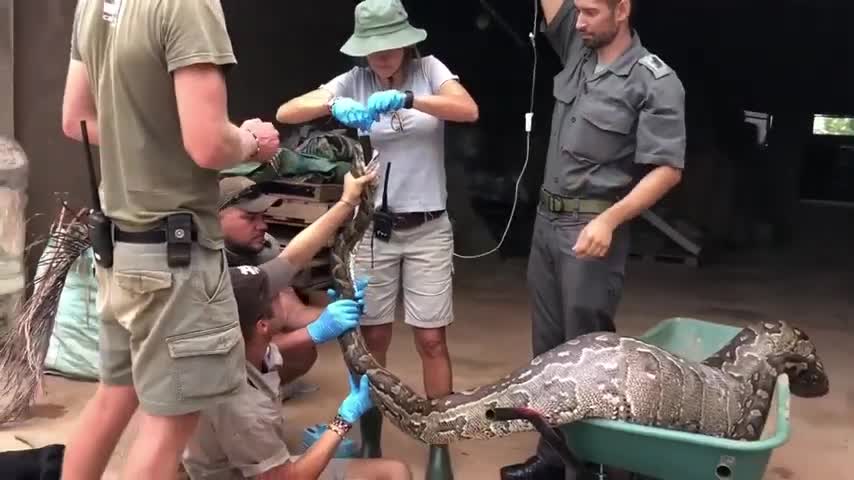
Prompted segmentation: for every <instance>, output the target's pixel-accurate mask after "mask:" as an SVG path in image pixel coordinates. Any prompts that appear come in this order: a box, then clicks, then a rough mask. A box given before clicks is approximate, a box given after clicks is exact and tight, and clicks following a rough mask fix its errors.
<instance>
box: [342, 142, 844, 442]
mask: <svg viewBox="0 0 854 480" xmlns="http://www.w3.org/2000/svg"><path fill="white" fill-rule="evenodd" d="M372 162H376V157H374V159H373V160H372ZM371 166H373V165H371ZM367 167H368V166H367V165H366V164H365V161H364V157H360V156H359V155H357V158H356V159H355V160H354V162H353V167H352V169H351V173H352V174H353V176H354V177H358V176H359V175H361V174H363V173H364V172H365V171H366V168H367ZM375 185H376V182H373V184H372V185H370V186H368V187H367V188H365V191H364V192H363V195H362V199H361V203H360V204H359V206H358V208H357V210H356V213H355V214H354V217H353V219H352V220H351V221H350V222H349V223H348V224H347V225H346V226H345V227H343V229H342V231H341V232H340V233H339V235H338V236H337V237H336V241H335V245H334V247H333V254H332V255H333V260H334V262H333V278H334V279H335V281H336V284H337V288H338V289H339V295H340V298H353V294H354V284H353V281H354V272H355V270H354V265H353V255H352V253H353V252H354V250H355V248H356V247H357V246H358V244H359V243H360V242H361V241H362V239H363V237H364V235H365V232H366V231H367V230H368V228H369V227H370V224H371V219H372V215H373V209H374V201H373V200H374V199H373V197H374V192H375V189H376V187H375ZM338 340H339V344H340V347H341V351H342V354H343V356H344V361H345V363H346V364H347V367H348V368H349V370H350V371H351V372H353V373H356V374H359V375H362V374H366V375H368V378H369V380H370V389H371V398H372V400H373V401H374V404H375V405H376V406H377V407H379V409H380V411H381V412H382V413H383V415H384V416H385V417H387V418H389V419H390V421H391V422H392V423H393V424H394V425H395V426H396V427H397V428H399V429H400V430H401V431H403V432H404V433H406V434H407V435H409V436H411V437H412V438H415V439H417V440H419V441H421V442H424V443H427V444H433V445H440V444H447V443H451V442H455V441H460V440H466V439H487V438H493V437H500V436H505V435H509V434H512V433H515V432H522V431H530V430H533V429H534V427H533V426H532V425H531V424H530V423H529V422H527V421H525V420H507V421H493V420H490V418H489V417H490V412H491V411H492V410H493V409H495V408H498V407H502V408H513V407H528V408H531V409H533V410H535V411H537V412H539V413H540V414H541V415H542V416H543V418H544V419H545V420H546V422H547V423H548V424H549V425H551V426H553V427H556V426H559V425H563V424H568V423H571V422H575V421H579V420H583V419H588V418H601V419H611V420H622V421H627V422H632V423H637V424H642V425H648V426H657V427H662V428H669V429H675V430H681V431H687V432H694V433H700V434H706V435H711V436H716V437H723V438H730V439H738V440H755V439H757V438H759V436H760V434H761V433H762V429H763V427H764V424H765V422H766V419H767V416H768V413H769V410H770V406H771V399H772V395H773V392H774V388H775V385H776V381H777V378H778V376H779V375H781V374H783V373H785V374H787V375H788V376H789V381H790V388H791V391H792V393H793V394H795V395H798V396H803V397H813V396H821V395H824V394H826V393H827V391H828V389H829V382H828V378H827V375H826V374H825V372H824V367H823V365H822V363H821V360H820V359H819V358H818V356H817V354H816V348H815V346H814V345H813V343H812V342H811V341H810V339H809V338H808V337H807V335H805V334H804V333H803V332H802V331H800V330H799V329H797V328H794V327H792V326H790V325H788V324H786V323H785V322H780V321H775V322H761V323H757V324H755V325H751V326H749V327H747V328H744V329H743V330H742V331H741V332H740V333H739V334H737V335H736V336H735V337H734V338H733V339H732V340H731V341H730V342H729V343H728V344H727V345H725V346H724V347H723V348H721V349H720V350H719V351H718V352H717V353H715V354H714V355H712V356H711V357H709V358H707V359H705V360H704V361H702V362H691V361H687V360H684V359H682V358H679V357H677V356H675V355H673V354H672V353H670V352H668V351H665V350H663V349H661V348H659V347H656V346H653V345H650V344H647V343H644V342H642V341H640V340H638V339H635V338H631V337H625V336H619V335H617V334H615V333H592V334H588V335H584V336H581V337H578V338H575V339H572V340H569V341H567V342H565V343H564V344H562V345H560V346H558V347H556V348H554V349H553V350H550V351H548V352H545V353H544V354H542V355H539V356H537V357H535V358H534V359H532V360H531V362H530V363H529V364H528V365H525V366H524V367H522V368H519V369H517V370H515V371H513V372H511V373H509V374H508V375H506V376H505V377H503V378H501V379H498V380H497V381H495V382H493V383H489V384H486V385H482V386H480V387H477V388H473V389H470V390H466V391H462V392H458V393H453V394H450V395H447V396H445V397H442V398H436V399H427V398H425V397H423V396H420V395H418V394H417V393H416V392H415V391H414V390H413V389H412V388H410V387H409V386H408V385H406V384H405V383H404V382H403V381H402V380H401V379H399V378H398V377H397V376H395V375H394V374H393V373H391V372H390V371H389V370H388V369H386V368H384V367H382V366H381V365H380V364H379V363H378V362H377V361H376V360H375V359H374V358H373V356H371V354H370V352H369V351H368V349H367V348H366V344H365V341H364V339H363V337H362V335H361V333H360V332H359V329H354V330H351V331H348V332H347V333H345V334H343V335H342V336H341V337H339V339H338Z"/></svg>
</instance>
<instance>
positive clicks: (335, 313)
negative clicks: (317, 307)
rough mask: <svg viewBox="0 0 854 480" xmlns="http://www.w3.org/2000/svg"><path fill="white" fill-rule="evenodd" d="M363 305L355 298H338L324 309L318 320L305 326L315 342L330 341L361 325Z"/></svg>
mask: <svg viewBox="0 0 854 480" xmlns="http://www.w3.org/2000/svg"><path fill="white" fill-rule="evenodd" d="M360 316H361V306H360V305H359V303H358V302H356V301H355V300H337V301H335V302H332V303H330V304H329V305H327V307H326V308H325V309H324V310H323V313H321V314H320V317H318V319H317V320H315V321H313V322H311V323H309V324H308V326H307V327H305V329H306V331H308V336H309V337H311V340H312V341H313V342H314V343H315V344H321V343H324V342H328V341H329V340H332V339H333V338H337V337H338V336H340V335H341V334H342V333H344V332H346V331H347V330H350V329H351V328H356V327H357V326H359V317H360Z"/></svg>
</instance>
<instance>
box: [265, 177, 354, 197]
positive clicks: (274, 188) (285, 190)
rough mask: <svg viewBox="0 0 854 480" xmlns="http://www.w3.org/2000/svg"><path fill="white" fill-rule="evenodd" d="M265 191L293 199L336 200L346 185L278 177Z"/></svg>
mask: <svg viewBox="0 0 854 480" xmlns="http://www.w3.org/2000/svg"><path fill="white" fill-rule="evenodd" d="M264 191H266V192H269V193H270V194H271V195H276V196H279V197H282V198H287V199H292V200H310V201H314V202H336V201H338V200H339V199H340V198H341V194H342V193H343V192H344V185H341V184H337V183H304V182H294V181H291V180H285V179H277V180H273V181H270V182H268V183H266V184H265V185H264Z"/></svg>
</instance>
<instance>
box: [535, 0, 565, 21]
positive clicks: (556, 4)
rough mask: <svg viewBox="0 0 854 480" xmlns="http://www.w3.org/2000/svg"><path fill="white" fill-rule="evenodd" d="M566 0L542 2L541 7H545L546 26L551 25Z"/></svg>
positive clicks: (544, 0) (543, 0)
mask: <svg viewBox="0 0 854 480" xmlns="http://www.w3.org/2000/svg"><path fill="white" fill-rule="evenodd" d="M564 1H566V0H540V5H542V7H543V15H544V16H545V20H546V26H548V25H551V23H552V20H554V18H555V15H557V12H558V10H560V7H561V5H563V2H564ZM570 1H571V0H570Z"/></svg>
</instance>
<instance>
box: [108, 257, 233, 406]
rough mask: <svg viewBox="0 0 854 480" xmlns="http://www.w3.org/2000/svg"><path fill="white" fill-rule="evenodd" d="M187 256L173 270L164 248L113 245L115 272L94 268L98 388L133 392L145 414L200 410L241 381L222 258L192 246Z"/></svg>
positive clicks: (228, 282)
mask: <svg viewBox="0 0 854 480" xmlns="http://www.w3.org/2000/svg"><path fill="white" fill-rule="evenodd" d="M191 255H192V260H191V263H190V265H189V266H187V267H179V268H172V267H169V266H168V264H167V257H166V244H165V243H163V244H130V243H116V245H115V248H114V253H113V257H114V261H113V266H112V267H111V268H109V269H104V268H101V267H100V266H98V267H97V269H96V274H97V278H98V287H99V289H98V300H97V308H98V314H99V316H100V319H101V328H100V346H99V347H100V348H99V349H100V361H101V366H100V369H101V372H100V373H101V382H102V383H104V384H107V385H121V386H127V385H133V386H134V388H135V390H136V393H137V396H138V398H139V402H140V406H141V408H142V410H143V411H145V412H146V413H148V414H150V415H158V416H171V415H183V414H187V413H193V412H197V411H200V410H202V409H203V408H205V407H206V406H208V405H211V404H213V403H217V402H219V401H221V400H223V399H225V398H229V397H231V396H232V395H234V394H236V393H237V392H238V391H239V389H240V387H241V386H242V385H243V383H244V382H245V381H246V380H245V379H246V366H245V354H244V344H243V336H242V335H241V331H240V324H239V321H238V316H237V302H236V300H235V298H234V292H233V291H232V287H231V277H230V276H229V274H228V268H227V261H226V257H225V251H224V250H212V249H208V248H205V247H202V246H200V245H198V244H195V243H194V244H193V246H192V251H191Z"/></svg>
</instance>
